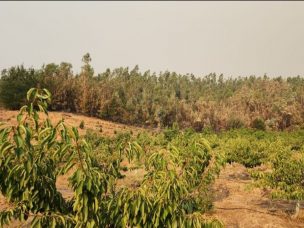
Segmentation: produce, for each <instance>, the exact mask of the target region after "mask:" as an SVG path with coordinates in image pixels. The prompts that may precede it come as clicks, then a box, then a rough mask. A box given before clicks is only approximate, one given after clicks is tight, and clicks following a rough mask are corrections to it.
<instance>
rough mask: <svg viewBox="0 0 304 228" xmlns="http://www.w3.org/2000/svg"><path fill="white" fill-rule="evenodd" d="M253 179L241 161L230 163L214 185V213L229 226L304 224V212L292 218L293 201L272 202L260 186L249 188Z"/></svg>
mask: <svg viewBox="0 0 304 228" xmlns="http://www.w3.org/2000/svg"><path fill="white" fill-rule="evenodd" d="M250 183H251V179H250V176H249V174H248V172H247V171H246V168H245V167H243V166H242V165H239V164H233V165H227V166H226V167H225V168H224V169H223V170H222V172H221V174H220V176H219V178H218V179H217V180H216V182H215V185H214V190H215V202H214V207H215V210H214V214H215V215H216V216H217V217H218V218H219V219H220V220H221V221H223V223H224V224H225V226H226V227H228V228H232V227H233V228H238V227H240V228H258V227H261V228H283V227H284V228H289V227H290V228H298V227H304V216H303V215H302V214H301V215H300V216H299V218H298V219H296V220H293V219H291V218H290V216H289V215H288V213H291V211H292V209H293V206H294V204H293V203H292V202H287V201H276V202H272V203H271V201H270V200H269V198H267V197H266V196H265V194H264V192H263V191H262V190H261V189H257V188H255V189H252V190H249V189H248V184H250Z"/></svg>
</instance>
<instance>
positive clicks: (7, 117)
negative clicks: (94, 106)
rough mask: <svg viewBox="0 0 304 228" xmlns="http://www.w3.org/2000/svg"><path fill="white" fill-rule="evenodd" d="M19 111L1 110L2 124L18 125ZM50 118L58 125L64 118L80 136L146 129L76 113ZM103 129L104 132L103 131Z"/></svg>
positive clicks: (51, 114)
mask: <svg viewBox="0 0 304 228" xmlns="http://www.w3.org/2000/svg"><path fill="white" fill-rule="evenodd" d="M17 115H18V111H8V110H3V109H0V122H3V123H5V124H6V125H10V126H11V125H16V124H17V119H16V117H17ZM49 117H50V119H51V120H52V122H53V123H57V122H58V121H60V120H61V119H62V118H63V119H64V122H65V123H66V124H67V125H68V126H73V127H78V130H79V133H80V134H82V135H83V134H85V132H86V130H88V129H91V130H94V131H96V132H100V134H101V135H104V136H113V135H115V132H116V133H120V132H130V131H132V133H133V134H135V135H136V134H138V133H139V132H141V131H145V130H146V129H144V128H140V127H134V126H129V125H125V124H119V123H114V122H111V121H104V120H101V119H98V118H94V117H88V116H83V115H78V114H74V113H66V112H50V113H49ZM81 121H84V126H85V127H84V129H80V128H79V125H80V123H81ZM101 129H102V130H101Z"/></svg>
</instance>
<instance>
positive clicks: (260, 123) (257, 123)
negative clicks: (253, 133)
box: [251, 118, 266, 131]
mask: <svg viewBox="0 0 304 228" xmlns="http://www.w3.org/2000/svg"><path fill="white" fill-rule="evenodd" d="M251 127H252V128H255V129H257V130H262V131H264V130H265V129H266V124H265V121H264V120H263V119H262V118H256V119H254V120H253V121H252V123H251Z"/></svg>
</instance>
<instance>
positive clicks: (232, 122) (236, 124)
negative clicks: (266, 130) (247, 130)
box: [227, 117, 244, 130]
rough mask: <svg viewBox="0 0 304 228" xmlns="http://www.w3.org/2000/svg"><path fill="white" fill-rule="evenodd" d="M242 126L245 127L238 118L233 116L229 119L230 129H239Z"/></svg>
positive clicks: (228, 126)
mask: <svg viewBox="0 0 304 228" xmlns="http://www.w3.org/2000/svg"><path fill="white" fill-rule="evenodd" d="M242 127H244V123H243V122H242V121H241V120H240V119H238V118H235V117H232V118H230V119H228V121H227V129H228V130H230V129H238V128H242Z"/></svg>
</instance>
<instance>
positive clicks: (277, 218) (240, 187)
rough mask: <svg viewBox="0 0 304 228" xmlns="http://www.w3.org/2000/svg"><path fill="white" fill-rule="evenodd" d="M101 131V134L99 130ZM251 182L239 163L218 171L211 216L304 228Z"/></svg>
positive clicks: (242, 223) (6, 114)
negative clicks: (252, 187) (250, 185)
mask: <svg viewBox="0 0 304 228" xmlns="http://www.w3.org/2000/svg"><path fill="white" fill-rule="evenodd" d="M17 114H18V112H17V111H6V110H0V121H1V122H4V123H5V124H7V125H12V124H15V123H16V115H17ZM49 115H50V118H51V119H52V121H53V122H57V121H59V120H60V119H61V118H64V119H65V122H66V123H67V124H68V125H70V126H76V127H79V125H80V123H81V121H84V126H85V127H84V129H79V131H80V134H85V131H86V130H87V129H92V130H95V131H98V132H100V134H101V135H105V136H113V135H115V132H130V131H132V132H133V134H137V133H139V132H140V131H144V130H145V129H144V128H138V127H133V126H127V125H123V124H117V123H112V122H108V121H103V120H100V119H98V118H91V117H86V116H82V115H76V114H71V113H62V112H51V113H50V114H49ZM101 128H102V131H101V130H100V129H101ZM124 175H126V177H125V178H124V179H121V180H119V183H118V184H119V186H132V185H134V184H136V182H137V181H140V180H141V179H142V178H143V175H144V170H142V169H138V170H129V171H126V172H125V173H124ZM67 178H68V175H66V176H60V177H59V178H58V179H57V188H58V190H59V191H60V192H61V193H62V194H63V196H64V197H65V198H71V197H72V194H73V193H72V191H71V190H70V188H69V186H68V181H67ZM251 182H252V180H251V178H250V176H249V174H248V172H247V171H246V168H245V167H244V166H242V165H239V164H232V165H227V166H226V167H225V168H223V170H222V171H221V173H220V175H219V177H218V178H217V180H216V182H215V184H214V186H213V191H214V210H213V211H212V212H211V215H212V216H215V217H217V218H219V219H220V220H221V221H223V223H224V224H225V226H226V227H229V228H238V227H240V228H255V227H263V228H270V227H273V228H283V227H284V228H285V227H286V228H289V227H290V228H293V227H295V228H298V227H304V216H303V214H300V216H299V217H298V218H297V219H291V216H290V214H291V213H292V210H293V207H294V202H288V201H275V202H272V201H270V200H269V198H268V195H267V192H265V191H263V190H262V189H257V188H254V189H249V188H248V185H249V184H250V183H251ZM9 207H10V205H9V204H8V203H7V202H6V200H5V199H4V198H3V197H2V196H1V195H0V210H3V209H6V208H9ZM28 223H29V221H28V222H27V224H22V225H21V224H20V223H19V222H14V223H12V224H11V225H10V226H9V227H28Z"/></svg>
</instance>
